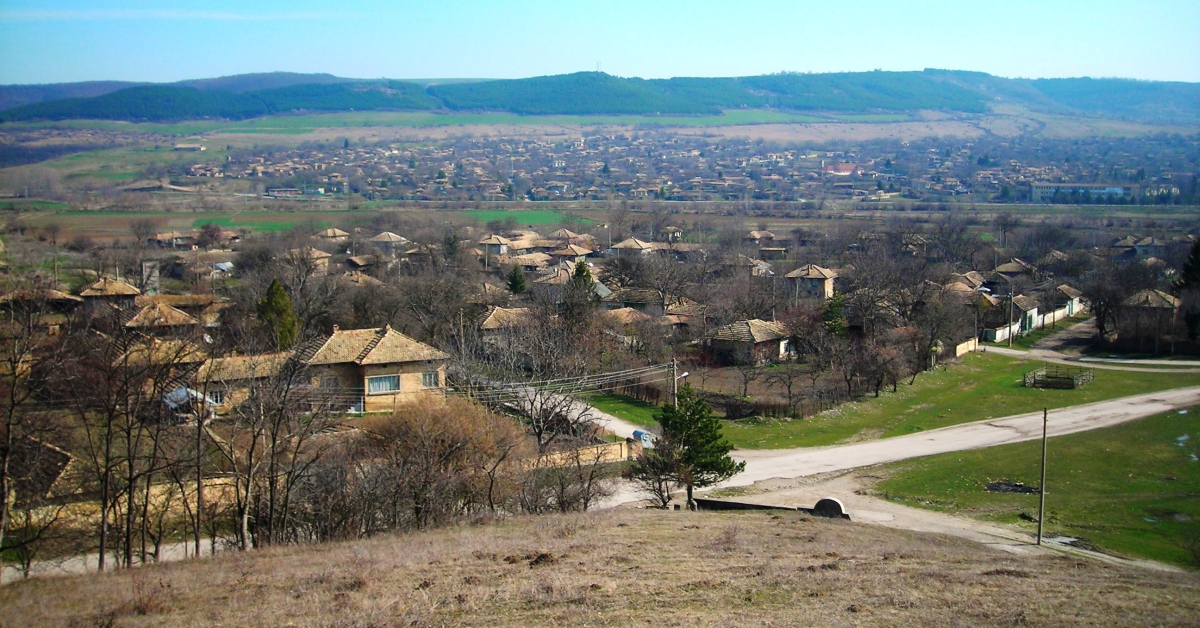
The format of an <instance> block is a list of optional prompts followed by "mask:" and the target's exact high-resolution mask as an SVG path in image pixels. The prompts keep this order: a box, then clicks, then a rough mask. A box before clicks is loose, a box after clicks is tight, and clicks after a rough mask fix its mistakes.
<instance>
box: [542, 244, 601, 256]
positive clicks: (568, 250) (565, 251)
mask: <svg viewBox="0 0 1200 628" xmlns="http://www.w3.org/2000/svg"><path fill="white" fill-rule="evenodd" d="M550 254H551V255H559V256H567V257H573V256H578V255H591V254H592V250H591V249H585V248H583V247H582V246H579V245H578V244H568V245H567V246H565V247H563V248H561V249H559V250H557V251H551V252H550Z"/></svg>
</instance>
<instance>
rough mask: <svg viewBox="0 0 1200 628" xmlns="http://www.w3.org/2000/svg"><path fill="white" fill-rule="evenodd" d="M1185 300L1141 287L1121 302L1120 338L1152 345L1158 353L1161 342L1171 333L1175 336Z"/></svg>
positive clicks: (1142, 347)
mask: <svg viewBox="0 0 1200 628" xmlns="http://www.w3.org/2000/svg"><path fill="white" fill-rule="evenodd" d="M1182 303H1183V302H1182V301H1180V300H1179V298H1177V297H1175V296H1173V295H1171V294H1169V293H1166V292H1163V291H1162V290H1154V289H1147V290H1141V291H1139V292H1138V293H1136V294H1134V295H1133V296H1131V297H1129V298H1128V299H1126V300H1125V301H1124V302H1123V303H1122V304H1121V305H1122V310H1124V313H1123V315H1122V316H1121V317H1120V319H1119V324H1118V326H1117V327H1118V328H1117V338H1118V339H1119V340H1121V341H1122V342H1123V343H1127V344H1131V345H1134V346H1136V347H1137V348H1138V349H1139V350H1143V351H1146V350H1149V349H1150V347H1151V346H1153V348H1154V353H1155V355H1157V354H1158V353H1159V350H1160V343H1161V342H1162V341H1163V340H1164V339H1166V338H1168V337H1170V338H1172V339H1173V338H1174V333H1173V332H1174V331H1175V326H1176V325H1177V323H1178V322H1179V306H1180V305H1181V304H1182ZM1151 343H1152V345H1151Z"/></svg>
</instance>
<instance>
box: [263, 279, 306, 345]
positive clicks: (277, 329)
mask: <svg viewBox="0 0 1200 628" xmlns="http://www.w3.org/2000/svg"><path fill="white" fill-rule="evenodd" d="M258 319H259V320H260V321H262V322H263V323H264V324H265V325H266V326H267V327H269V328H270V329H271V333H272V334H273V335H274V336H275V344H276V346H277V347H278V348H279V349H281V350H282V349H288V348H291V346H292V345H293V344H295V343H296V337H297V336H298V335H299V333H300V319H299V318H297V317H296V314H295V313H294V312H293V311H292V298H291V297H289V296H288V293H287V290H284V289H283V284H282V283H280V282H279V280H278V279H273V280H271V285H270V287H268V288H267V296H265V297H263V300H262V301H259V302H258Z"/></svg>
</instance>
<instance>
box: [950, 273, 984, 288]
mask: <svg viewBox="0 0 1200 628" xmlns="http://www.w3.org/2000/svg"><path fill="white" fill-rule="evenodd" d="M954 276H955V277H958V278H959V279H961V280H962V282H963V283H965V284H967V285H968V286H971V289H972V290H974V289H975V288H978V287H979V286H982V285H983V275H981V274H979V271H975V270H968V271H967V272H965V273H954Z"/></svg>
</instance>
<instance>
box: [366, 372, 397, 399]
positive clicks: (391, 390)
mask: <svg viewBox="0 0 1200 628" xmlns="http://www.w3.org/2000/svg"><path fill="white" fill-rule="evenodd" d="M387 379H391V380H395V382H396V387H395V388H388V389H385V390H372V389H371V383H372V381H380V380H387ZM398 392H400V375H398V374H393V375H374V376H372V377H368V378H367V394H368V395H394V394H396V393H398Z"/></svg>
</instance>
